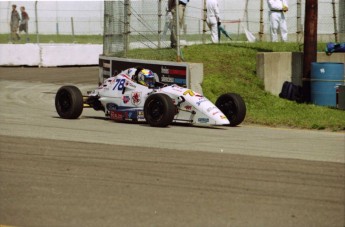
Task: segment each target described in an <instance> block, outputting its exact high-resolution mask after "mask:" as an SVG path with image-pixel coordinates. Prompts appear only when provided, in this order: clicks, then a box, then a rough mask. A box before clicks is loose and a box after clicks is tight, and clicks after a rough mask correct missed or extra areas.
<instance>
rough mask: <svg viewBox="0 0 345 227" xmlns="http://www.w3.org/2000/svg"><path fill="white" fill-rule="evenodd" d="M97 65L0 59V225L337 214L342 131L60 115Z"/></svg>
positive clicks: (309, 222)
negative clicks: (17, 63)
mask: <svg viewBox="0 0 345 227" xmlns="http://www.w3.org/2000/svg"><path fill="white" fill-rule="evenodd" d="M97 76H98V68H97V67H82V68H20V67H18V68H7V67H6V68H4V67H1V68H0V225H13V226H341V227H343V226H345V165H344V163H345V157H344V153H345V148H344V146H345V134H344V133H334V132H322V131H308V130H292V129H274V128H267V127H259V126H253V125H246V124H243V125H241V126H240V127H236V128H227V127H218V128H204V127H184V126H180V125H172V126H170V127H168V128H164V129H161V128H151V127H149V126H148V125H146V124H124V123H115V122H112V121H109V120H105V119H104V118H103V114H102V113H101V112H95V111H93V110H90V109H86V110H84V112H83V115H82V117H81V118H80V119H78V120H63V119H60V118H58V115H57V114H56V112H55V108H54V96H55V94H54V93H55V92H56V91H57V89H58V88H59V86H61V85H62V84H77V86H78V87H79V88H81V89H82V91H84V92H85V91H87V90H90V89H92V88H94V87H95V86H96V84H97V80H98V79H97Z"/></svg>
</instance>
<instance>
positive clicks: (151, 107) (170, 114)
mask: <svg viewBox="0 0 345 227" xmlns="http://www.w3.org/2000/svg"><path fill="white" fill-rule="evenodd" d="M174 116H175V106H174V104H173V102H172V100H171V98H170V97H169V96H168V95H166V94H161V93H158V94H153V95H150V96H149V97H148V98H147V99H146V101H145V104H144V117H145V119H146V121H147V123H149V125H150V126H153V127H166V126H168V125H169V124H171V122H172V121H173V120H174Z"/></svg>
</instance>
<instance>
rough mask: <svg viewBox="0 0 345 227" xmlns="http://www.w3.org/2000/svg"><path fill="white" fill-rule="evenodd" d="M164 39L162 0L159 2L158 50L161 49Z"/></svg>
mask: <svg viewBox="0 0 345 227" xmlns="http://www.w3.org/2000/svg"><path fill="white" fill-rule="evenodd" d="M161 37H162V0H158V48H161Z"/></svg>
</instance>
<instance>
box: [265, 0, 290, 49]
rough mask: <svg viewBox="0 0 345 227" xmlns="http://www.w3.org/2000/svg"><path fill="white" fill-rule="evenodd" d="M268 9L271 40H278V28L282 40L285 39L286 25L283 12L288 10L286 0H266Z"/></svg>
mask: <svg viewBox="0 0 345 227" xmlns="http://www.w3.org/2000/svg"><path fill="white" fill-rule="evenodd" d="M267 4H268V8H269V9H270V12H269V18H270V26H271V41H272V42H278V29H280V33H281V38H282V41H283V42H286V41H287V36H288V34H287V26H286V19H285V13H286V12H287V11H288V10H289V8H288V2H287V0H267Z"/></svg>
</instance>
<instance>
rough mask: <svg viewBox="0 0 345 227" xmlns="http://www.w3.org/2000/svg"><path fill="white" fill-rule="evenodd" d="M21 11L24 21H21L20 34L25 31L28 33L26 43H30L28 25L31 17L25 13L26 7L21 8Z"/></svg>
mask: <svg viewBox="0 0 345 227" xmlns="http://www.w3.org/2000/svg"><path fill="white" fill-rule="evenodd" d="M20 11H21V13H22V19H21V21H20V25H19V34H20V33H21V32H22V31H24V32H25V33H26V41H27V42H28V41H29V37H28V23H29V19H30V18H29V15H28V13H27V12H26V11H25V7H24V6H21V7H20Z"/></svg>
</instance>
